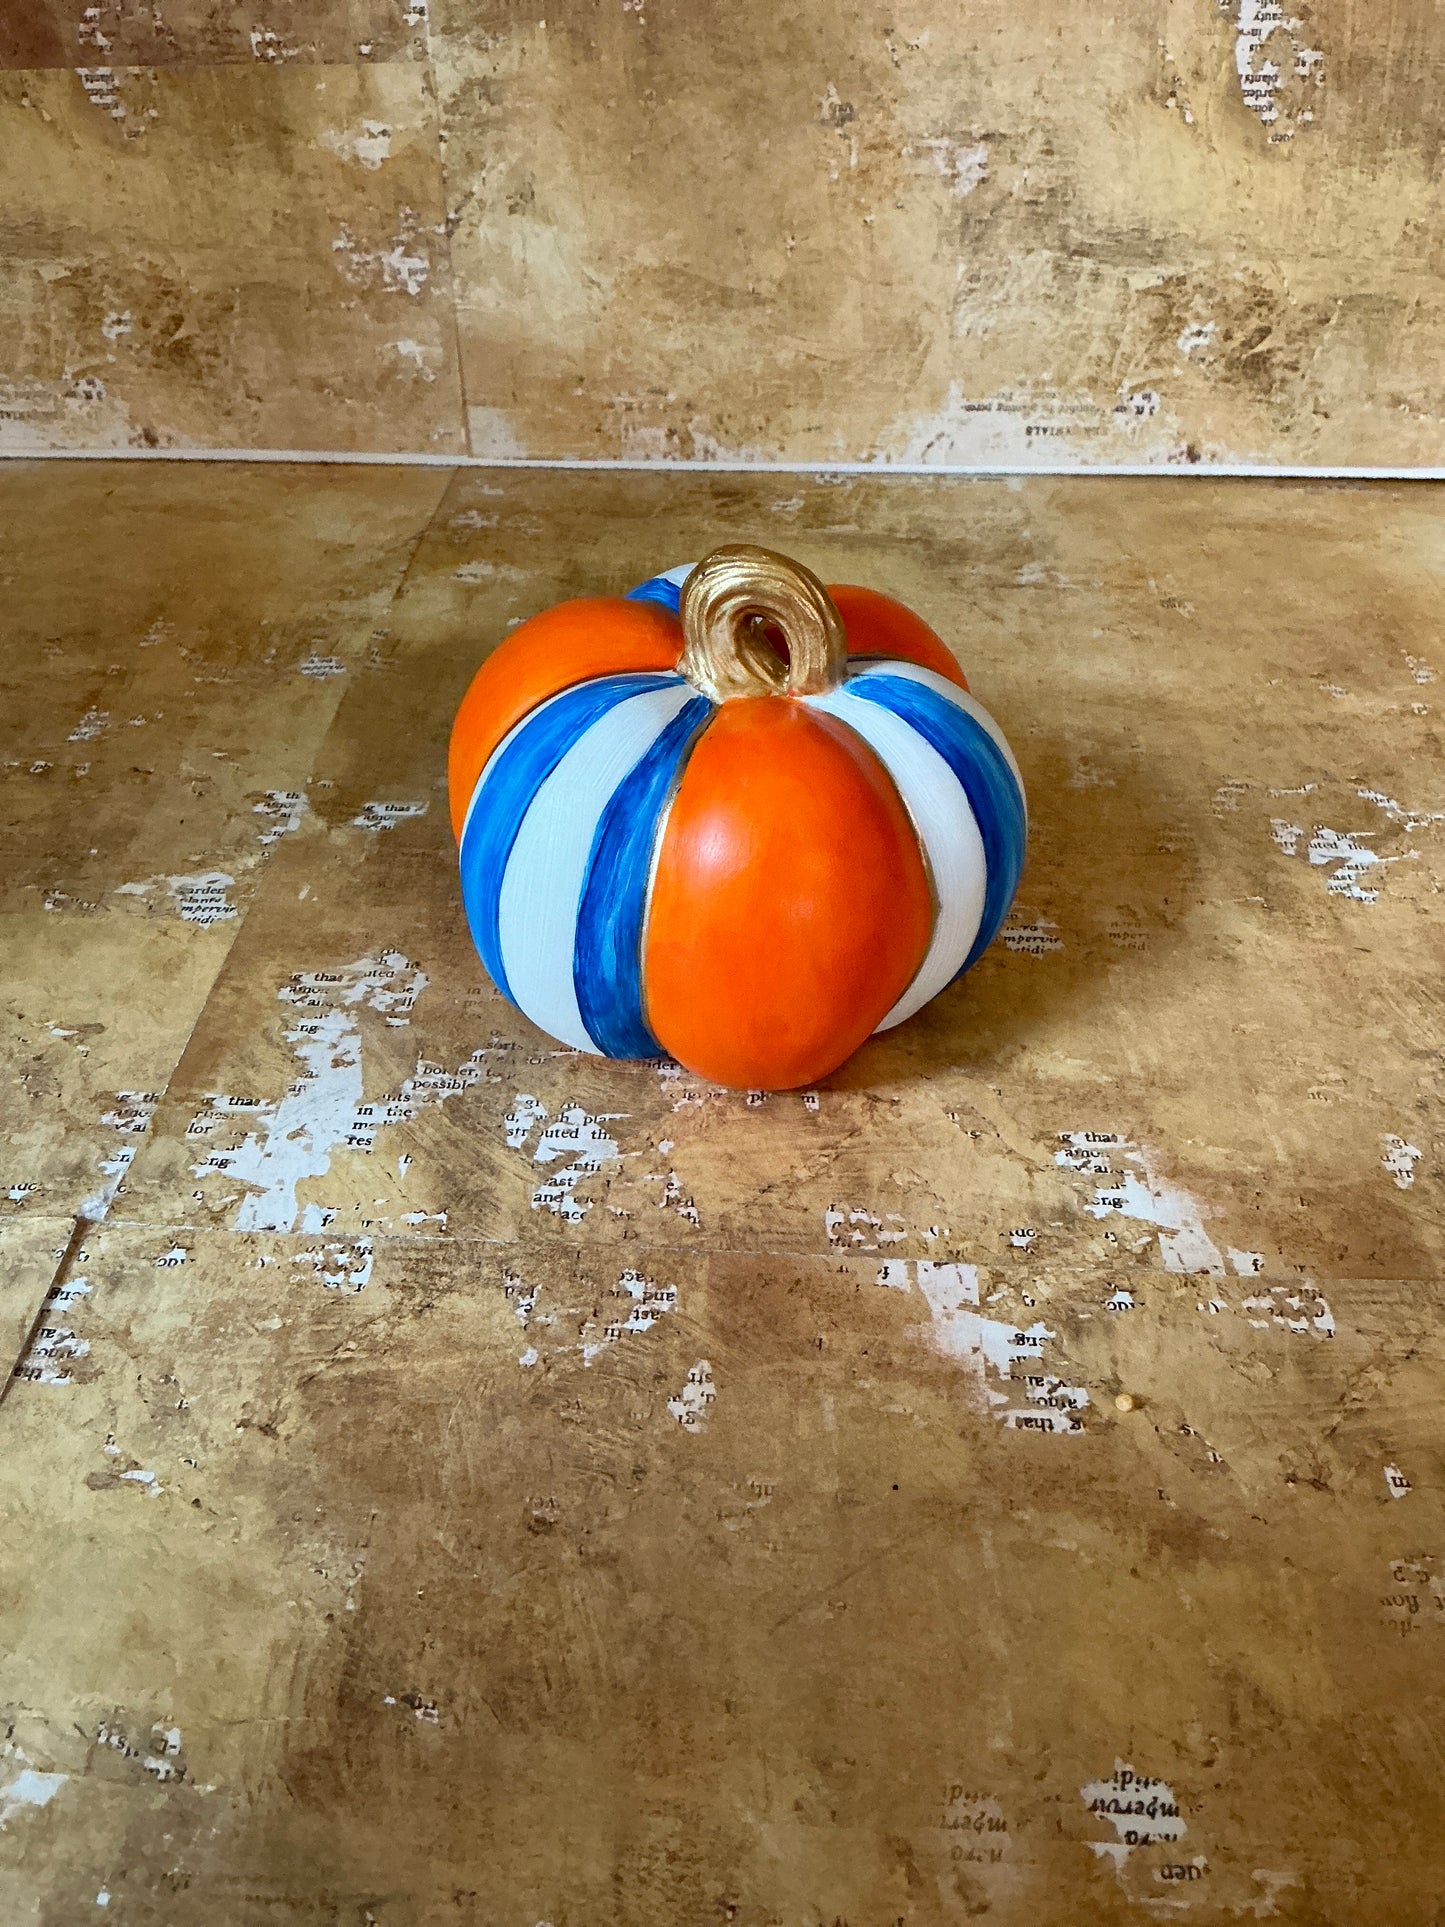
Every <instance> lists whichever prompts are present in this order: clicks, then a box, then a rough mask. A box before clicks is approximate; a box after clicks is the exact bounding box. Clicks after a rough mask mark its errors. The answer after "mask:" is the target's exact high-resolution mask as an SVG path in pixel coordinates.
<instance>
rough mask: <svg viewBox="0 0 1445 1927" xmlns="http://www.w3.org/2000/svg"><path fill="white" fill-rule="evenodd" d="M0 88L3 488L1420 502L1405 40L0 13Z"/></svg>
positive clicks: (1422, 79)
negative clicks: (680, 485) (3, 79)
mask: <svg viewBox="0 0 1445 1927" xmlns="http://www.w3.org/2000/svg"><path fill="white" fill-rule="evenodd" d="M0 67H5V68H9V69H11V70H12V71H11V73H10V75H9V77H8V81H7V84H6V87H5V90H4V94H3V99H4V101H5V103H6V105H5V107H4V109H3V114H0V243H3V245H0V318H3V320H4V322H5V334H6V338H7V341H8V342H9V344H10V345H9V347H8V348H7V351H6V353H5V355H4V357H3V359H0V376H3V386H0V438H3V439H4V440H8V441H9V442H11V443H12V444H15V445H19V446H30V445H59V446H69V445H88V446H95V445H117V446H123V445H125V444H126V443H128V442H134V443H144V442H146V441H148V440H151V439H154V440H157V441H159V442H161V443H163V444H170V443H188V442H191V443H199V444H209V445H213V446H273V447H305V448H320V447H335V448H348V449H350V448H363V449H364V448H372V449H382V450H395V449H418V450H431V449H438V448H440V449H443V450H451V449H459V448H462V447H469V448H470V449H471V451H472V452H473V453H475V454H480V455H486V456H492V457H496V456H505V455H517V454H524V455H532V456H548V457H599V456H600V457H610V456H619V455H620V456H627V457H637V458H643V459H648V458H659V459H665V458H668V457H685V458H694V459H709V458H714V457H717V456H725V457H760V458H764V459H771V460H779V459H781V460H794V461H802V460H807V461H818V460H822V461H833V460H840V459H841V460H864V461H871V460H875V459H877V460H883V461H890V460H892V461H897V460H907V461H913V462H918V461H921V462H941V463H958V462H963V463H979V462H982V463H985V464H990V463H992V464H997V463H999V462H1009V463H1018V462H1022V463H1032V462H1036V461H1037V462H1057V461H1059V460H1060V459H1064V460H1068V461H1083V462H1093V463H1099V462H1103V463H1117V462H1138V461H1151V462H1152V461H1159V462H1167V461H1178V462H1193V461H1200V460H1203V461H1215V460H1221V459H1229V460H1242V461H1260V462H1292V463H1299V462H1304V463H1322V464H1331V465H1340V464H1360V463H1365V464H1385V465H1390V464H1419V463H1427V464H1431V463H1433V464H1438V463H1440V462H1442V460H1445V439H1442V415H1445V395H1442V387H1441V372H1440V371H1441V368H1442V366H1445V296H1442V292H1441V286H1442V283H1441V266H1442V258H1445V257H1442V243H1445V228H1442V220H1441V212H1440V210H1441V205H1442V199H1441V161H1442V152H1445V107H1442V102H1445V84H1442V82H1445V33H1442V31H1441V26H1440V20H1439V15H1438V10H1437V9H1436V7H1435V6H1434V5H1433V4H1432V0H1377V4H1373V5H1370V6H1366V5H1364V4H1363V3H1362V0H1298V11H1297V12H1295V11H1292V10H1291V8H1290V7H1289V6H1287V5H1284V4H1282V3H1281V0H1149V3H1148V4H1146V0H1129V4H1127V5H1125V6H1122V7H1119V8H1116V9H1114V10H1113V11H1111V12H1107V13H1103V14H1101V13H1099V12H1097V11H1096V10H1092V9H1089V8H1084V7H1079V6H1077V5H1074V4H1071V3H1070V0H1039V3H1038V4H1036V5H1033V6H1031V7H1029V8H1027V9H1022V10H1021V9H1019V8H1018V7H1016V6H1014V5H1012V4H1010V0H969V4H968V5H966V6H959V5H956V4H944V0H915V3H914V4H912V5H911V6H910V8H909V9H908V10H907V11H906V12H900V11H899V10H898V9H896V8H894V7H891V6H888V7H885V6H883V5H881V4H880V3H879V0H864V4H862V5H859V6H843V5H832V6H828V7H817V6H798V5H795V6H792V7H785V8H782V9H780V8H778V7H777V6H776V5H773V4H772V3H771V0H741V3H740V4H737V5H733V6H730V7H727V8H722V9H718V8H712V9H709V8H701V9H699V8H696V7H693V8H686V7H679V6H677V5H675V4H673V3H672V0H560V4H558V5H555V6H548V7H545V8H544V7H541V6H533V7H523V6H521V5H519V4H517V0H433V4H432V6H431V9H430V18H428V10H427V7H426V6H425V5H424V4H423V0H411V3H410V4H408V0H388V3H387V4H384V5H383V4H381V0H348V4H347V5H345V6H333V7H323V6H319V5H317V4H315V0H297V3H296V4H282V0H258V4H257V5H255V6H253V7H249V8H247V9H244V10H243V9H240V8H238V7H236V6H234V5H232V4H229V0H90V3H88V4H84V5H82V4H81V0H44V3H43V4H38V5H26V6H21V5H19V4H18V0H12V4H11V5H10V6H9V8H8V9H6V10H5V11H4V14H3V19H0ZM126 315H128V316H129V317H130V327H129V329H128V331H127V332H125V333H119V332H116V330H117V328H118V326H119V320H118V318H119V317H122V316H126ZM408 343H409V344H411V345H410V346H403V345H402V344H408ZM458 361H459V362H460V381H459V379H458ZM100 389H103V393H101V392H98V390H100Z"/></svg>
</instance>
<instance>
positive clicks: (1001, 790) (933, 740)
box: [847, 670, 1027, 976]
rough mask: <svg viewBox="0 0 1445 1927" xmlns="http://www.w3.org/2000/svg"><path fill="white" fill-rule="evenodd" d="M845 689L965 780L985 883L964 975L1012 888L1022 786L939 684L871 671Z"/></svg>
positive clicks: (1019, 852) (1022, 825)
mask: <svg viewBox="0 0 1445 1927" xmlns="http://www.w3.org/2000/svg"><path fill="white" fill-rule="evenodd" d="M847 688H848V693H849V695H850V696H861V697H862V698H863V699H864V701H865V702H870V703H877V704H878V705H879V706H880V708H883V709H889V710H892V712H893V714H894V715H895V716H900V717H902V719H903V721H904V722H906V723H908V724H910V725H911V726H912V727H913V728H914V729H916V730H917V731H918V733H919V735H920V736H921V737H922V738H923V740H924V741H925V742H926V743H928V744H930V745H931V746H932V747H933V748H934V749H936V750H937V751H938V753H939V755H940V756H941V757H942V758H943V760H944V762H946V763H947V764H948V766H949V768H950V769H951V770H952V771H953V773H954V775H955V776H956V777H957V778H958V780H959V782H960V783H961V784H962V785H963V791H964V794H965V795H966V796H967V798H968V803H969V808H970V809H971V810H972V811H973V814H974V818H975V820H976V821H977V823H978V828H979V834H980V835H981V836H982V838H983V853H984V861H985V862H986V864H987V866H988V881H987V883H986V885H985V888H984V898H983V917H982V919H981V921H980V923H979V926H978V935H977V936H976V937H975V938H974V940H973V947H972V949H971V950H970V951H969V953H968V955H967V956H966V957H965V958H964V960H963V964H962V966H961V968H960V970H959V975H960V976H962V975H963V972H964V971H965V970H967V969H968V968H969V966H970V965H971V964H973V963H975V962H976V961H977V960H978V958H979V957H981V956H982V955H983V953H984V951H985V950H987V948H988V946H989V945H990V944H991V943H992V942H993V940H994V938H995V937H996V936H997V935H998V931H999V925H1000V924H1001V923H1002V922H1003V920H1004V918H1005V917H1006V916H1007V915H1008V907H1009V905H1010V904H1011V903H1012V902H1013V898H1014V891H1015V890H1017V888H1018V884H1019V876H1020V874H1021V873H1022V871H1023V867H1024V842H1025V838H1026V834H1027V818H1026V816H1025V813H1024V799H1023V792H1022V791H1021V790H1020V788H1019V786H1018V783H1017V781H1016V779H1015V777H1014V773H1013V771H1012V770H1011V769H1010V768H1009V766H1008V763H1007V761H1006V759H1005V757H1004V755H1003V752H1002V751H1001V750H1000V749H999V747H998V744H997V743H995V741H994V740H993V738H992V737H991V736H990V735H989V733H988V731H987V730H986V729H985V728H984V727H983V725H982V724H981V723H978V722H975V720H974V719H973V717H972V716H970V715H969V713H968V711H967V710H966V709H964V708H962V706H961V705H960V704H958V703H953V702H950V701H949V699H948V697H947V696H943V695H940V694H939V693H938V691H937V690H934V689H929V688H928V687H926V685H924V684H923V683H919V682H913V681H911V680H910V679H908V678H905V677H903V676H890V675H887V674H880V673H879V672H878V671H877V670H873V671H871V672H870V673H868V674H866V675H861V676H853V677H850V679H849V681H848V685H847Z"/></svg>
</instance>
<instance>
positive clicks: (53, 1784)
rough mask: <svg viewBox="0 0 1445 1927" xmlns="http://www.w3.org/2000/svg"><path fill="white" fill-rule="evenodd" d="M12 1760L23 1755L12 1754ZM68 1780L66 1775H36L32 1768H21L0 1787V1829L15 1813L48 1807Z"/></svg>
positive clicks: (7, 1823) (68, 1776)
mask: <svg viewBox="0 0 1445 1927" xmlns="http://www.w3.org/2000/svg"><path fill="white" fill-rule="evenodd" d="M12 1757H14V1758H17V1759H18V1758H23V1755H20V1754H18V1753H17V1754H14V1755H13V1756H12ZM69 1778H70V1775H69V1774H68V1773H38V1772H37V1771H36V1770H35V1768H34V1767H33V1766H22V1767H21V1768H20V1771H19V1772H18V1773H16V1774H15V1775H14V1777H13V1778H12V1779H10V1780H7V1781H6V1783H5V1785H4V1786H0V1827H4V1826H8V1825H9V1823H10V1821H11V1820H13V1819H14V1817H15V1815H16V1814H17V1813H25V1812H33V1811H34V1810H35V1809H36V1808H37V1807H48V1806H49V1805H50V1802H51V1801H52V1800H53V1799H54V1798H55V1796H56V1794H57V1793H59V1791H60V1789H61V1788H62V1787H63V1786H64V1785H65V1783H66V1781H67V1780H68V1779H69Z"/></svg>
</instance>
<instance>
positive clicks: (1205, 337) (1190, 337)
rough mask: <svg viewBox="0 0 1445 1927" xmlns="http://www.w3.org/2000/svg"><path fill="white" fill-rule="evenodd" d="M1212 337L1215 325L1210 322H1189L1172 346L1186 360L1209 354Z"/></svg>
mask: <svg viewBox="0 0 1445 1927" xmlns="http://www.w3.org/2000/svg"><path fill="white" fill-rule="evenodd" d="M1214 335H1215V325H1214V323H1213V322H1212V321H1191V322H1190V323H1189V325H1188V327H1187V328H1185V329H1184V331H1183V332H1182V333H1181V335H1180V336H1179V339H1178V340H1177V341H1176V342H1175V344H1174V346H1175V347H1176V348H1177V349H1178V350H1179V352H1180V354H1181V355H1184V356H1185V357H1186V358H1189V357H1192V356H1194V355H1205V354H1207V353H1208V352H1209V348H1210V345H1211V343H1212V342H1213V340H1214Z"/></svg>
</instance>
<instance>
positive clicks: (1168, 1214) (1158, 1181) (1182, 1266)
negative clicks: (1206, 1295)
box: [1054, 1131, 1224, 1277]
mask: <svg viewBox="0 0 1445 1927" xmlns="http://www.w3.org/2000/svg"><path fill="white" fill-rule="evenodd" d="M1059 1145H1060V1148H1059V1149H1058V1150H1057V1151H1055V1153H1054V1162H1055V1163H1056V1164H1060V1165H1063V1166H1064V1167H1065V1168H1066V1169H1067V1170H1070V1171H1079V1172H1086V1173H1088V1174H1090V1175H1092V1176H1098V1177H1103V1178H1105V1179H1106V1180H1107V1182H1106V1183H1104V1184H1101V1185H1100V1186H1099V1187H1098V1188H1097V1189H1096V1190H1095V1192H1094V1197H1093V1202H1092V1203H1091V1204H1089V1205H1087V1206H1086V1207H1085V1208H1086V1210H1087V1211H1088V1213H1089V1215H1090V1217H1093V1218H1110V1217H1113V1216H1116V1215H1117V1216H1119V1217H1124V1218H1133V1219H1136V1220H1137V1221H1139V1222H1140V1223H1142V1224H1152V1225H1156V1226H1158V1227H1160V1229H1159V1255H1160V1258H1161V1259H1162V1260H1163V1264H1164V1269H1165V1270H1166V1271H1173V1272H1179V1273H1183V1274H1195V1273H1205V1274H1209V1275H1212V1276H1216V1277H1222V1276H1223V1275H1224V1258H1223V1256H1222V1255H1221V1253H1220V1251H1219V1247H1218V1246H1217V1245H1216V1244H1215V1243H1214V1241H1213V1239H1212V1238H1211V1237H1210V1236H1209V1234H1208V1233H1207V1232H1206V1231H1205V1229H1204V1220H1203V1215H1202V1210H1201V1207H1200V1205H1199V1203H1198V1201H1197V1200H1196V1199H1194V1198H1192V1197H1191V1196H1190V1195H1189V1193H1188V1192H1187V1191H1185V1190H1184V1189H1182V1187H1180V1186H1179V1185H1176V1184H1170V1183H1169V1182H1168V1181H1167V1180H1166V1179H1164V1178H1162V1177H1160V1176H1159V1174H1158V1173H1157V1172H1156V1171H1155V1170H1154V1168H1153V1164H1152V1157H1151V1154H1150V1152H1149V1151H1147V1150H1144V1149H1141V1148H1140V1147H1139V1146H1138V1145H1136V1144H1133V1143H1131V1142H1130V1141H1129V1140H1128V1139H1127V1138H1123V1137H1120V1136H1119V1135H1117V1133H1115V1132H1112V1131H1061V1132H1060V1133H1059ZM1116 1162H1117V1163H1118V1164H1121V1165H1122V1166H1123V1167H1124V1168H1123V1170H1122V1171H1119V1170H1116V1169H1115V1164H1116Z"/></svg>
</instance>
